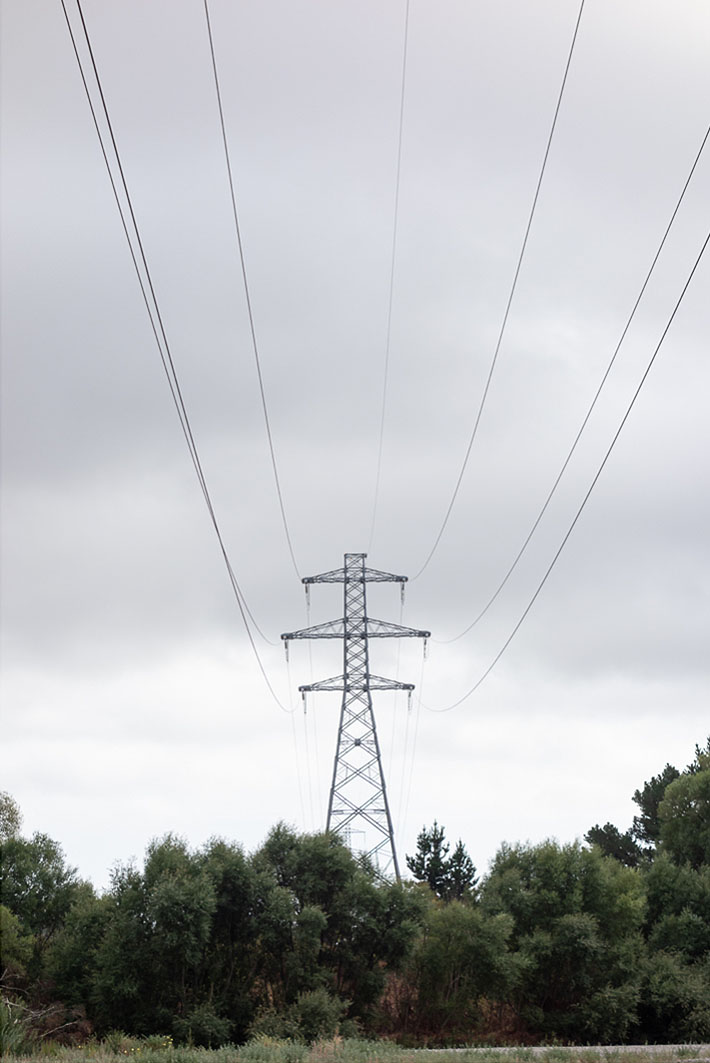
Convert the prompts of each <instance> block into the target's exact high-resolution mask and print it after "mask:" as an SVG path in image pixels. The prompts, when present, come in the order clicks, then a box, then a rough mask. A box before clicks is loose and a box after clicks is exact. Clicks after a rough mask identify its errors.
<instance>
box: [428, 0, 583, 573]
mask: <svg viewBox="0 0 710 1063" xmlns="http://www.w3.org/2000/svg"><path fill="white" fill-rule="evenodd" d="M583 10H584V0H582V2H581V4H580V6H579V13H578V15H577V22H576V24H575V27H574V34H573V35H572V43H571V45H570V49H569V54H568V56H567V63H566V65H565V72H564V76H563V78H562V84H561V86H560V91H559V95H558V97H557V104H556V106H555V113H554V117H553V119H552V125H551V127H550V133H549V136H548V138H547V147H546V148H545V154H544V157H543V160H542V166H541V168H540V176H539V177H538V179H537V186H536V188H535V195H534V196H533V202H532V207H531V208H530V215H529V217H528V222H527V225H526V227H525V235H524V236H523V243H522V246H521V248H520V254H519V255H518V262H517V265H516V267H515V273H514V275H513V283H512V285H511V287H510V292H509V294H508V302H507V303H506V307H505V313H504V314H503V321H502V323H501V326H500V331H499V333H498V339H497V341H496V345H495V350H494V352H493V358H492V360H491V364H490V368H489V370H488V377H487V378H486V383H485V386H484V388H483V395H482V396H481V401H480V403H479V406H478V412H477V413H476V419H475V421H474V424H473V431H472V432H471V437H470V439H469V441H468V446H467V448H466V453H465V455H464V459H463V464H462V465H461V469H460V471H459V475H458V478H457V480H456V484H455V486H454V490H453V494H452V495H451V499H450V501H449V504H448V507H447V509H446V513H445V514H444V519H443V521H442V523H441V527H440V528H439V531H438V533H437V536H436V538H435V540H434V545H433V546H432V548H431V550H430V551H429V553H428V554H427V556H426V558H425V560H424V564H423V565H422V566H421V568H420V569H419V571H418V572H417V573H416V574H415V575H414V576H412V579H418V578H419V576H421V574H422V572H424V570H425V569H426V568H427V566H428V564H429V562H430V561H431V559H432V557H433V556H434V554H435V552H436V550H437V547H438V546H439V543H440V542H441V537H442V535H443V534H444V530H445V528H446V525H447V524H448V523H449V517H450V516H451V511H452V509H453V508H454V503H455V502H456V499H457V497H458V493H459V489H460V487H461V483H462V481H463V477H464V473H465V472H466V467H467V465H468V459H469V457H470V456H471V449H472V447H473V443H474V440H475V438H476V435H477V433H478V426H479V424H480V423H481V415H482V414H483V408H484V406H485V405H486V399H487V398H488V392H489V389H490V386H491V380H492V379H493V372H494V370H495V367H496V363H497V361H498V352H499V351H500V347H501V343H502V342H503V335H504V333H505V329H506V325H507V324H508V316H509V314H510V307H511V305H512V302H513V297H514V295H515V289H516V287H517V284H518V277H519V276H520V269H521V266H522V264H523V257H524V255H525V249H526V247H527V244H528V237H529V235H530V229H531V228H532V223H533V218H534V216H535V209H536V207H537V201H538V197H539V195H540V188H541V187H542V179H543V177H544V175H545V168H546V166H547V158H548V156H549V154H550V147H551V145H552V138H553V136H554V133H555V127H556V125H557V116H558V115H559V113H560V105H561V103H562V96H563V95H564V91H565V85H566V84H567V75H568V73H569V68H570V65H571V62H572V54H573V52H574V46H575V43H576V41H577V33H578V31H579V24H580V22H581V19H582V11H583Z"/></svg>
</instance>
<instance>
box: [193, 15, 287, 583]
mask: <svg viewBox="0 0 710 1063" xmlns="http://www.w3.org/2000/svg"><path fill="white" fill-rule="evenodd" d="M204 6H205V20H206V22H207V36H208V38H209V44H210V58H211V60H212V73H213V74H214V86H215V91H216V94H217V107H218V109H219V124H220V128H221V130H222V144H223V146H224V158H225V162H226V164H227V178H228V180H229V194H230V198H231V201H232V217H233V219H234V231H235V233H236V236H237V247H238V249H239V262H240V265H241V271H242V280H243V282H244V296H245V299H246V306H247V314H248V316H249V331H250V333H251V343H252V349H253V351H254V362H255V364H256V375H257V379H258V381H259V393H260V395H261V409H262V411H263V414H264V425H265V427H266V437H267V439H268V442H269V454H270V455H271V468H272V470H273V473H274V483H275V485H276V494H277V495H278V500H279V509H280V511H281V522H282V524H283V528H284V532H285V534H286V542H287V544H288V552H289V554H290V555H291V562H292V564H293V567H294V569H295V572H296V575H297V576H298V578H299V579H300V578H301V573H300V572H299V569H298V564H297V563H296V555H295V553H294V550H293V543H292V541H291V533H290V531H289V526H288V521H287V519H286V508H285V506H284V500H283V494H282V491H281V480H280V478H279V470H278V466H277V464H276V451H275V449H274V439H273V435H272V432H271V422H270V420H269V410H268V407H267V404H266V390H265V388H264V377H263V374H262V371H261V359H260V357H259V346H258V344H257V342H256V327H255V325H254V314H253V312H252V306H251V296H250V294H249V282H248V280H247V267H246V260H245V258H244V246H243V244H242V233H241V228H240V225H239V214H238V212H237V196H236V192H235V188H234V177H233V174H232V162H231V158H230V155H229V143H228V141H227V130H226V127H225V124H224V109H223V107H222V93H221V91H220V87H219V77H218V74H217V59H216V57H215V50H214V40H213V38H212V23H211V21H210V12H209V6H208V3H207V0H204Z"/></svg>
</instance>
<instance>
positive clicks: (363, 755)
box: [281, 554, 430, 879]
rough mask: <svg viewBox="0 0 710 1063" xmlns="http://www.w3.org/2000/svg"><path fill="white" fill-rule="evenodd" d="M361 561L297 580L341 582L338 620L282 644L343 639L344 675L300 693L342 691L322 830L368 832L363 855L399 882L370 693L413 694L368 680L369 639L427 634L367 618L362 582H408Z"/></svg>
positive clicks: (356, 557)
mask: <svg viewBox="0 0 710 1063" xmlns="http://www.w3.org/2000/svg"><path fill="white" fill-rule="evenodd" d="M366 557H367V555H366V554H346V555H345V563H344V565H343V567H342V568H338V569H334V570H333V571H332V572H323V573H322V574H321V575H320V576H306V577H305V578H304V579H303V580H302V582H303V583H304V584H305V585H306V590H307V591H308V588H309V586H310V584H312V583H342V584H343V585H344V587H343V599H344V615H343V617H342V618H341V619H340V620H330V621H328V622H327V623H325V624H316V625H315V627H308V628H303V630H301V631H290V632H287V633H286V634H284V635H282V636H281V638H282V639H283V640H284V642H286V643H287V644H288V642H289V641H290V640H291V639H342V640H343V674H342V675H339V676H334V677H333V678H332V679H324V680H321V681H320V682H318V683H311V684H309V685H307V686H300V687H299V688H298V689H299V690H300V691H301V693H302V694H303V695H304V697H305V695H306V693H307V692H309V691H312V690H342V691H343V700H342V704H341V709H340V724H339V727H338V739H337V743H336V749H335V760H334V763H333V781H332V783H331V787H330V797H329V799H328V818H327V821H326V830H329V831H330V830H333V831H337V832H338V833H339V834H340V835H342V836H343V837H344V838H345V839H346V841H348V842H349V841H350V838H351V836H352V834H353V832H354V831H355V830H356V829H358V828H360V827H361V828H365V832H366V837H367V835H368V833H369V835H373V834H374V837H375V839H376V840H375V843H374V844H372V845H369V844H368V846H366V855H367V856H368V857H369V858H370V859H372V860H373V862H374V863H375V865H376V866H377V867H378V868H379V870H380V872H381V873H382V874H387V873H388V872H389V871H390V870H391V869H393V870H394V874H395V876H396V878H397V879H399V865H398V864H397V853H396V850H395V844H394V831H393V829H392V817H391V816H390V809H389V804H388V801H387V788H386V786H385V776H384V772H383V770H382V758H381V757H380V744H379V741H378V738H377V727H376V725H375V714H374V711H373V708H372V691H373V690H407V691H411V690H414V687H413V685H412V684H411V683H400V682H398V681H397V680H395V679H383V678H382V677H381V676H377V675H372V674H371V673H370V662H369V646H368V642H369V639H372V638H422V639H426V638H428V637H429V635H430V632H428V631H416V630H415V629H414V628H410V627H402V625H401V624H390V623H387V622H386V621H384V620H373V619H372V618H371V617H369V616H368V615H367V595H366V587H367V584H368V583H399V584H400V585H402V586H403V585H404V584H405V583H406V582H407V577H406V576H395V575H393V574H392V573H390V572H379V571H378V570H377V569H373V568H367V567H366V566H365V558H366Z"/></svg>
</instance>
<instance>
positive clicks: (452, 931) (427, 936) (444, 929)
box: [399, 901, 517, 1039]
mask: <svg viewBox="0 0 710 1063" xmlns="http://www.w3.org/2000/svg"><path fill="white" fill-rule="evenodd" d="M512 929H513V920H512V919H511V917H510V916H509V915H507V914H499V915H494V916H489V915H487V914H485V913H483V912H482V911H481V910H480V909H479V908H477V907H472V906H471V905H466V904H462V903H461V902H459V901H452V902H451V903H450V904H446V905H433V904H432V905H430V907H429V909H428V911H427V914H426V917H425V922H424V926H423V929H422V934H421V936H420V939H419V941H418V944H417V946H416V949H415V951H414V954H413V956H412V959H411V961H410V963H409V967H408V971H407V979H408V982H409V984H410V986H411V989H412V990H413V993H412V994H411V995H410V997H409V999H408V1000H407V1007H406V1011H405V1012H404V1013H401V1014H400V1016H399V1020H400V1022H402V1024H403V1025H404V1028H405V1030H406V1031H411V1032H414V1033H417V1034H419V1035H420V1036H421V1035H426V1036H429V1037H435V1038H437V1039H440V1038H444V1039H457V1038H464V1037H467V1036H470V1033H471V1031H472V1030H475V1029H476V1027H477V1025H478V1024H479V1023H480V1021H481V1015H482V1013H481V1001H482V999H483V998H484V997H488V998H489V999H491V998H492V999H497V1000H502V999H506V998H507V997H508V996H509V994H510V993H511V991H512V988H513V985H514V984H515V981H516V978H517V965H516V961H515V959H514V957H512V956H511V954H510V953H509V951H508V939H509V938H510V935H511V933H512Z"/></svg>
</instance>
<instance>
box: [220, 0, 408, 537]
mask: <svg viewBox="0 0 710 1063" xmlns="http://www.w3.org/2000/svg"><path fill="white" fill-rule="evenodd" d="M206 2H207V0H205V3H206ZM408 40H409V0H406V5H405V11H404V45H403V48H402V82H401V88H400V97H399V136H398V139H397V176H396V178H395V190H394V219H393V221H392V252H391V255H390V285H389V299H388V302H387V333H386V340H385V367H384V373H383V380H382V412H381V415H380V440H379V444H378V447H377V475H376V476H375V498H374V501H373V505H372V521H371V523H370V539H369V543H368V547H367V550H368V553H369V552H370V551H371V550H372V541H373V539H374V536H375V522H376V520H377V505H378V502H379V497H380V479H381V475H382V448H383V443H384V437H385V416H386V413H387V385H388V380H389V364H390V339H391V335H392V305H393V302H394V272H395V263H396V261H397V227H398V223H399V189H400V183H401V181H400V178H401V173H402V132H403V130H404V99H405V88H406V84H407V44H408Z"/></svg>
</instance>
